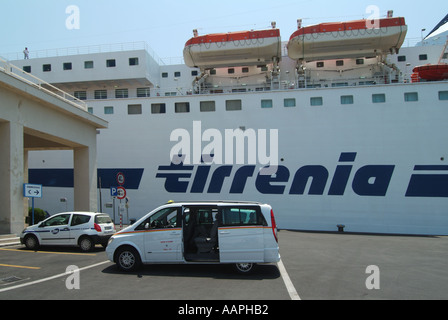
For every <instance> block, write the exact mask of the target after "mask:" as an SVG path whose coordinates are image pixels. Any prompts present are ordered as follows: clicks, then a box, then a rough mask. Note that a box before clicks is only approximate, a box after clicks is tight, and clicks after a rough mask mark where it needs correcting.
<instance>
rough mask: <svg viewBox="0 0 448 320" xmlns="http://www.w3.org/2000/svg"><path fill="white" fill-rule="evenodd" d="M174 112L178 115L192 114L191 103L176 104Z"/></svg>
mask: <svg viewBox="0 0 448 320" xmlns="http://www.w3.org/2000/svg"><path fill="white" fill-rule="evenodd" d="M174 111H175V112H176V113H186V112H190V103H189V102H176V103H175V104H174Z"/></svg>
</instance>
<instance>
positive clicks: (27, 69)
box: [23, 66, 31, 73]
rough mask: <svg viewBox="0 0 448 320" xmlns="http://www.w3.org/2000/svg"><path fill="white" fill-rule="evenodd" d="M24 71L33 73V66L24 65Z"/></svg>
mask: <svg viewBox="0 0 448 320" xmlns="http://www.w3.org/2000/svg"><path fill="white" fill-rule="evenodd" d="M23 71H25V72H28V73H31V66H23Z"/></svg>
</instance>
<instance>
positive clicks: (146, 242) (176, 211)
mask: <svg viewBox="0 0 448 320" xmlns="http://www.w3.org/2000/svg"><path fill="white" fill-rule="evenodd" d="M106 253H107V256H108V259H109V260H110V261H112V262H115V263H116V264H117V266H118V268H119V269H121V270H123V271H131V270H135V269H136V268H138V267H139V266H140V265H141V264H153V263H163V264H169V263H179V264H182V263H196V264H198V263H227V264H233V265H234V266H235V268H236V270H237V271H238V272H240V273H249V272H251V271H252V270H253V268H254V266H255V264H257V263H274V262H278V261H279V260H280V254H279V246H278V238H277V226H276V223H275V218H274V212H273V210H272V207H271V206H270V205H268V204H261V203H257V202H228V201H213V202H179V203H174V202H171V203H168V204H166V205H163V206H160V207H158V208H157V209H155V210H153V211H151V212H150V213H148V214H147V215H145V216H144V217H142V218H141V219H140V220H138V221H137V222H136V223H134V224H133V225H131V226H129V227H127V228H125V229H123V230H121V231H120V232H118V233H116V234H114V235H113V236H112V237H111V238H110V239H109V243H108V245H107V247H106Z"/></svg>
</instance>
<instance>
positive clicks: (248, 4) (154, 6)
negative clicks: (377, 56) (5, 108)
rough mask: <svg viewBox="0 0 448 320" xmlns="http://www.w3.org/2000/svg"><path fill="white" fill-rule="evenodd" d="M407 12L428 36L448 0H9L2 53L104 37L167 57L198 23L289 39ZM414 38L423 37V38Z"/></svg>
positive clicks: (412, 25) (0, 22)
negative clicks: (75, 22) (271, 31)
mask: <svg viewBox="0 0 448 320" xmlns="http://www.w3.org/2000/svg"><path fill="white" fill-rule="evenodd" d="M70 5H75V6H77V7H78V8H79V22H80V25H79V29H71V30H70V29H68V28H67V27H66V20H67V18H69V16H70V14H67V13H66V8H67V7H68V6H70ZM370 5H374V6H376V7H377V8H378V9H379V13H380V17H384V16H386V13H387V10H390V9H392V10H394V16H395V17H397V16H404V17H405V18H406V22H407V24H408V27H409V30H408V36H407V37H408V38H414V39H417V40H418V38H420V37H421V35H422V32H421V30H422V29H423V28H426V31H425V32H423V35H427V33H428V32H429V31H431V29H432V28H433V27H434V26H435V25H436V24H437V23H438V22H439V21H440V20H441V19H442V18H443V17H444V16H445V15H446V14H447V12H448V2H447V1H446V0H427V1H425V2H415V1H409V0H406V1H404V0H393V1H391V0H389V1H383V0H367V1H365V0H357V1H353V0H351V1H344V0H340V1H328V0H296V1H291V0H276V1H272V0H269V1H268V0H224V1H216V0H208V1H202V0H190V1H187V0H164V1H157V2H156V1H152V0H149V1H148V0H126V1H123V0H120V1H117V0H39V1H38V0H22V1H17V0H2V4H1V19H0V30H1V34H2V41H1V42H0V43H1V44H0V54H4V53H10V52H22V50H23V49H24V47H25V46H27V47H28V48H29V50H30V51H31V52H32V51H33V50H35V51H38V50H43V49H55V48H65V47H77V46H87V45H96V44H110V43H122V42H134V41H145V42H147V43H148V44H149V46H150V47H151V48H152V49H153V50H154V51H155V52H156V53H157V55H158V56H159V57H161V58H166V57H180V56H182V49H183V46H184V44H185V42H186V41H187V40H188V39H189V38H191V37H192V34H193V33H192V30H193V29H198V31H199V34H207V33H217V32H228V31H238V30H248V29H264V28H269V27H270V22H271V21H276V22H277V27H278V28H279V29H280V30H281V35H282V40H283V41H287V40H288V39H289V36H290V35H291V34H292V33H293V32H294V31H295V30H296V28H297V24H296V21H297V19H298V18H302V19H303V24H304V25H311V24H316V23H321V22H331V21H344V20H356V19H361V18H367V17H369V16H370V14H371V12H366V9H367V7H368V6H370ZM417 40H415V41H414V44H415V42H416V41H417Z"/></svg>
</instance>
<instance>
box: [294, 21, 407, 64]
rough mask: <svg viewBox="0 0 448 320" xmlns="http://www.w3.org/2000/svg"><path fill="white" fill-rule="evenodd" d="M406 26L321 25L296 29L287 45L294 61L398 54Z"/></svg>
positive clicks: (378, 23)
mask: <svg viewBox="0 0 448 320" xmlns="http://www.w3.org/2000/svg"><path fill="white" fill-rule="evenodd" d="M406 33H407V26H406V23H405V19H404V18H400V17H398V18H384V19H378V20H365V19H364V20H354V21H348V22H332V23H321V24H318V25H313V26H308V27H303V28H299V29H298V30H297V31H296V32H294V33H293V34H292V35H291V37H290V39H289V42H288V55H289V57H290V58H291V59H294V60H305V61H312V60H329V59H343V58H361V57H370V56H375V55H377V54H379V53H390V52H393V53H395V52H398V50H399V49H400V47H401V45H402V44H403V42H404V39H405V37H406Z"/></svg>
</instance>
